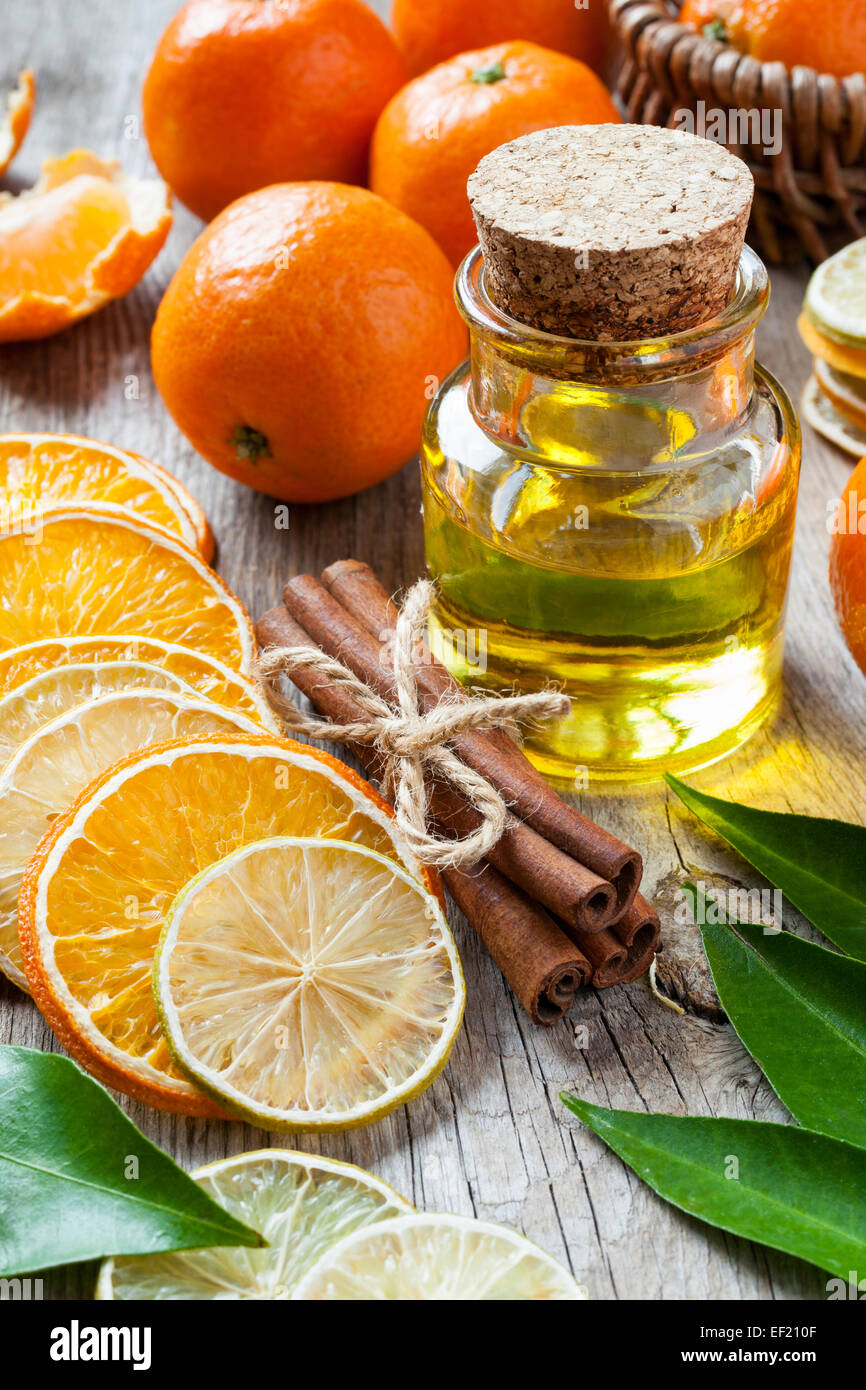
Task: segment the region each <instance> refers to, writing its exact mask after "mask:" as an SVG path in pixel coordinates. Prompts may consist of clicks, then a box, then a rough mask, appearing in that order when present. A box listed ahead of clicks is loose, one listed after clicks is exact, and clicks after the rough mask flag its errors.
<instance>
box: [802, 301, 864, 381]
mask: <svg viewBox="0 0 866 1390" xmlns="http://www.w3.org/2000/svg"><path fill="white" fill-rule="evenodd" d="M797 328H798V330H799V333H800V337H801V338H802V339H803V342H804V343H805V344H806V347H807V348H808V349H809V351H810V352H811V353H812V356H813V357H820V358H821V359H822V361H824V362H827V363H828V364H829V365H830V366H831V367H835V369H836V371H837V372H846V373H847V374H848V375H849V376H857V377H866V349H864V348H854V347H848V346H847V345H846V344H845V343H837V342H834V341H833V339H832V338H828V337H827V336H826V334H824V333H822V332H821V331H820V329H818V328H816V327H815V325H814V323H812V321H811V319H809V318H807V316H806V315H805V314H801V315H800V317H799V318H798V319H797Z"/></svg>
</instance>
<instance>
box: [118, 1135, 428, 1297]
mask: <svg viewBox="0 0 866 1390" xmlns="http://www.w3.org/2000/svg"><path fill="white" fill-rule="evenodd" d="M192 1176H193V1178H195V1180H196V1182H197V1183H198V1184H199V1186H200V1187H203V1188H204V1190H205V1192H207V1194H208V1196H209V1197H212V1198H213V1199H214V1201H215V1202H218V1203H219V1204H220V1206H221V1207H224V1208H225V1209H226V1211H228V1212H230V1213H231V1215H232V1216H234V1217H236V1218H237V1219H238V1221H243V1222H244V1223H245V1224H246V1225H248V1226H252V1227H253V1229H254V1230H256V1231H260V1232H261V1234H262V1235H263V1236H264V1237H265V1239H266V1240H267V1241H268V1245H267V1247H266V1248H265V1249H263V1250H249V1249H246V1248H240V1247H234V1248H233V1247H231V1246H228V1247H225V1246H219V1247H214V1248H213V1249H209V1250H193V1251H188V1252H186V1253H183V1254H177V1255H128V1256H121V1257H119V1258H115V1259H113V1260H106V1262H105V1263H104V1264H103V1266H102V1268H101V1270H100V1272H99V1279H98V1282H97V1285H96V1297H97V1299H124V1300H127V1299H128V1300H136V1299H146V1300H153V1299H210V1298H213V1299H288V1298H291V1296H292V1293H293V1291H294V1289H295V1287H296V1285H297V1283H298V1281H299V1279H301V1278H302V1276H303V1275H304V1274H306V1272H307V1270H308V1269H309V1268H310V1267H311V1266H312V1265H313V1264H314V1263H315V1262H316V1260H317V1259H318V1258H319V1257H320V1255H323V1254H324V1253H325V1251H326V1250H328V1249H329V1248H330V1246H332V1245H333V1244H334V1243H335V1242H336V1241H338V1240H341V1239H342V1238H343V1237H344V1236H347V1235H349V1234H350V1233H351V1232H352V1231H356V1230H359V1229H361V1228H362V1227H367V1226H370V1225H372V1224H373V1223H374V1222H376V1221H383V1220H387V1218H388V1217H391V1216H401V1215H404V1214H406V1213H409V1212H411V1211H412V1210H413V1208H412V1207H411V1206H410V1205H409V1203H408V1202H404V1200H403V1198H402V1197H399V1196H398V1195H397V1193H396V1192H394V1191H393V1190H392V1189H391V1188H390V1187H388V1186H387V1184H386V1183H383V1182H380V1181H379V1179H378V1178H374V1177H373V1175H372V1174H371V1173H365V1172H364V1170H363V1169H362V1168H355V1167H354V1165H353V1164H351V1163H337V1162H335V1161H334V1160H333V1159H330V1158H317V1157H315V1156H314V1155H311V1154H302V1153H293V1152H292V1151H291V1150H288V1149H260V1150H259V1151H258V1152H254V1153H247V1154H241V1155H240V1156H239V1157H237V1158H224V1159H221V1160H220V1161H219V1162H218V1163H211V1164H209V1165H208V1166H207V1167H206V1168H199V1169H198V1171H197V1172H195V1173H193V1174H192Z"/></svg>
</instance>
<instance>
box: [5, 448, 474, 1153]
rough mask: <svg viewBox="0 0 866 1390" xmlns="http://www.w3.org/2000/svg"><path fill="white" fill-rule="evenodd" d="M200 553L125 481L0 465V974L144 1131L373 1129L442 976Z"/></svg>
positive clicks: (452, 998)
mask: <svg viewBox="0 0 866 1390" xmlns="http://www.w3.org/2000/svg"><path fill="white" fill-rule="evenodd" d="M212 548H213V540H212V537H211V534H210V530H209V528H208V526H207V522H206V519H205V518H204V516H203V514H202V512H201V509H200V508H199V507H198V504H197V503H196V502H195V500H194V499H193V498H192V497H191V496H190V495H189V494H188V493H186V492H185V491H184V490H183V489H182V488H181V487H180V486H179V484H178V483H177V482H176V481H175V480H174V479H172V478H170V477H169V475H167V474H166V473H164V471H163V470H161V469H159V468H157V467H156V466H155V465H153V464H150V463H148V462H147V461H146V460H144V459H142V458H140V457H139V456H137V455H133V454H129V453H126V452H124V451H122V450H119V449H113V448H110V447H108V446H106V445H102V444H97V443H95V442H93V441H90V440H84V439H73V438H71V437H68V436H64V437H52V436H47V435H39V436H37V435H17V436H6V437H5V438H2V439H0V968H2V970H3V971H4V972H5V973H6V974H7V975H8V976H9V978H10V979H12V980H13V981H15V983H16V984H18V985H20V986H21V987H22V988H25V989H28V988H29V990H30V991H31V992H32V994H33V998H34V999H35V1001H36V1003H37V1004H38V1006H39V1008H40V1009H41V1010H42V1012H43V1014H44V1015H45V1018H46V1019H47V1020H48V1022H49V1023H50V1025H51V1027H52V1028H53V1029H54V1031H55V1033H56V1034H57V1036H58V1038H59V1039H60V1040H61V1041H62V1042H63V1043H64V1044H65V1045H66V1047H67V1048H68V1049H69V1051H70V1052H71V1053H72V1055H73V1056H74V1057H76V1058H77V1059H78V1060H79V1061H80V1062H81V1063H82V1064H83V1065H84V1066H86V1067H87V1068H88V1070H90V1071H91V1072H92V1073H93V1074H94V1075H96V1076H98V1077H99V1078H100V1079H101V1080H103V1081H104V1082H106V1083H107V1084H108V1085H111V1086H114V1087H115V1088H117V1089H118V1090H121V1091H123V1092H125V1093H126V1094H128V1095H132V1096H136V1097H138V1098H139V1099H141V1100H143V1101H145V1102H147V1103H149V1104H152V1105H156V1106H159V1107H161V1108H163V1109H169V1110H175V1111H179V1112H181V1113H186V1114H196V1115H225V1114H227V1113H228V1114H231V1115H240V1116H243V1117H245V1118H248V1119H251V1120H254V1121H256V1122H257V1123H259V1124H260V1125H262V1126H263V1127H266V1128H272V1129H310V1128H322V1129H338V1128H345V1127H348V1126H351V1125H357V1124H364V1123H368V1122H370V1121H371V1120H373V1119H375V1118H378V1117H379V1116H380V1115H382V1114H384V1113H386V1112H387V1111H388V1110H390V1109H392V1108H393V1107H394V1106H397V1105H400V1104H403V1103H404V1102H405V1101H406V1100H408V1099H409V1098H410V1097H411V1096H412V1095H414V1094H416V1093H417V1092H418V1091H420V1090H422V1089H423V1088H424V1087H425V1086H427V1085H428V1084H429V1083H430V1081H431V1080H432V1079H433V1078H434V1077H435V1075H436V1074H437V1073H438V1071H439V1070H440V1069H441V1068H442V1067H443V1066H444V1064H445V1062H446V1061H447V1058H448V1054H449V1052H450V1050H451V1046H452V1044H453V1041H454V1037H455V1035H456V1032H457V1029H458V1028H459V1024H460V1019H461V1016H462V1010H463V1002H464V988H463V980H462V974H461V970H460V963H459V959H458V956H457V952H456V948H455V946H454V942H453V940H452V938H451V935H450V932H449V930H448V926H447V923H446V921H445V917H444V914H443V911H442V904H441V900H440V896H439V888H438V882H436V881H435V880H434V878H432V877H431V875H430V874H429V872H428V871H426V870H424V869H423V868H422V867H421V866H420V865H419V864H418V863H417V862H416V861H415V860H414V858H413V857H412V855H411V854H410V853H409V851H408V850H407V848H406V847H405V846H404V844H403V843H402V840H401V837H400V836H399V834H398V833H397V831H396V828H395V823H394V819H393V814H392V812H391V810H390V808H389V807H388V806H387V805H386V804H385V803H384V802H383V801H382V800H381V799H380V798H379V797H378V796H377V794H376V793H375V792H374V791H373V790H372V788H370V787H369V786H368V785H367V783H366V782H364V781H363V780H362V779H361V778H360V777H358V776H357V775H356V774H355V773H353V772H352V771H351V770H350V769H349V768H347V767H345V766H344V765H343V764H341V763H339V762H337V761H336V760H335V759H333V758H331V757H329V756H328V755H327V754H325V753H322V752H320V751H319V750H317V749H314V748H310V747H306V746H304V745H302V744H298V743H295V742H294V741H292V740H288V739H285V738H282V737H280V736H279V734H278V732H277V727H276V725H275V722H274V720H273V717H272V716H271V714H270V712H269V707H268V705H267V702H266V701H265V699H264V697H263V695H262V693H261V691H260V690H259V688H258V687H257V685H256V684H255V682H254V681H253V679H252V678H251V675H250V672H251V670H252V663H253V660H254V656H255V640H254V634H253V629H252V625H251V623H250V619H249V617H248V615H247V614H246V612H245V611H244V609H243V608H242V606H241V604H240V603H239V602H238V600H237V599H236V598H235V597H234V595H233V594H231V593H230V591H229V590H228V589H227V588H226V586H225V585H224V584H223V582H222V581H221V580H220V579H219V578H218V576H217V575H216V574H215V573H214V572H213V571H212V570H211V569H210V568H209V567H208V564H207V563H206V560H205V558H203V554H202V552H204V554H205V555H209V554H210V552H211V551H212ZM155 961H156V968H155Z"/></svg>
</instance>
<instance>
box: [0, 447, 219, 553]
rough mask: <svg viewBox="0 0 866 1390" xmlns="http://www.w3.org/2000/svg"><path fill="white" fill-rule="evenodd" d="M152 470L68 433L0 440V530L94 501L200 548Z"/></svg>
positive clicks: (174, 498) (181, 509)
mask: <svg viewBox="0 0 866 1390" xmlns="http://www.w3.org/2000/svg"><path fill="white" fill-rule="evenodd" d="M167 476H168V475H165V474H164V475H163V476H160V474H159V472H157V470H156V468H155V466H153V465H150V466H148V465H146V464H145V463H144V461H143V460H141V459H139V458H137V457H136V456H135V455H134V454H127V453H124V452H123V451H122V450H121V449H115V448H113V447H112V446H111V445H110V444H101V443H99V442H98V441H97V440H94V439H81V438H78V437H77V436H76V435H72V434H3V435H0V529H2V530H7V529H8V528H9V527H10V526H13V525H14V524H15V522H16V521H26V520H27V519H28V518H33V517H34V515H35V514H37V513H38V512H40V511H45V510H50V509H51V508H55V509H56V508H58V507H62V506H67V507H86V506H88V505H89V504H90V503H92V502H95V503H97V505H102V504H107V505H108V506H113V507H122V508H123V510H124V511H128V512H134V513H135V515H136V516H138V517H141V519H142V521H147V522H149V523H150V524H151V525H152V526H161V527H163V529H164V530H166V531H171V532H172V533H173V534H174V535H177V536H180V538H181V540H184V541H186V543H187V545H192V546H196V547H197V546H198V535H197V533H196V528H195V526H194V525H193V522H192V520H191V518H190V516H189V514H188V513H187V511H186V509H185V508H184V507H183V505H182V504H181V502H180V499H179V497H178V496H177V494H176V493H175V492H174V490H173V489H172V488H171V487H170V486H169V485H168V482H167Z"/></svg>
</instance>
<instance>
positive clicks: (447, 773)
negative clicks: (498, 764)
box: [257, 579, 570, 869]
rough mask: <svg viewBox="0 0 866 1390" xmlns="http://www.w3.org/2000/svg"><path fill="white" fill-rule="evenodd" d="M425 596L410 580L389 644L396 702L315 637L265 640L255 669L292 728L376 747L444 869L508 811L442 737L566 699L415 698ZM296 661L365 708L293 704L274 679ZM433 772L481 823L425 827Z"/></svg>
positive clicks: (429, 593)
mask: <svg viewBox="0 0 866 1390" xmlns="http://www.w3.org/2000/svg"><path fill="white" fill-rule="evenodd" d="M432 597H433V586H432V584H430V583H429V582H428V581H427V580H423V579H422V580H419V581H418V583H417V584H414V585H413V586H412V588H411V589H410V590H409V593H408V594H407V596H406V601H405V603H404V604H403V607H402V609H401V611H400V614H399V616H398V618H397V623H396V629H395V632H394V643H393V648H392V666H393V674H394V685H395V693H396V701H397V707H396V708H395V707H394V706H393V705H391V704H389V703H388V701H387V700H384V699H383V698H382V697H381V696H380V695H378V694H377V693H376V691H375V690H371V689H370V687H369V686H368V685H366V684H365V682H364V681H362V680H360V679H359V678H358V677H357V676H356V675H355V674H354V673H353V672H352V671H350V670H349V669H348V667H346V666H344V665H343V663H342V662H341V661H339V660H337V658H336V657H331V656H328V655H327V653H326V652H323V651H321V650H320V648H319V647H315V646H312V645H310V646H297V647H271V648H269V649H268V650H267V651H265V652H263V653H262V655H261V656H260V657H259V660H258V663H257V674H258V676H259V678H260V679H261V681H262V683H263V685H264V687H265V691H266V693H267V696H268V699H269V701H270V703H271V705H272V707H273V709H274V710H275V712H276V714H277V715H278V716H279V718H280V719H281V720H282V722H283V723H284V724H285V726H286V728H287V729H289V730H290V731H291V732H292V733H298V734H304V735H305V736H306V737H309V738H318V739H328V740H330V741H331V742H333V743H358V744H363V745H366V746H368V747H372V748H374V749H375V751H376V754H377V756H378V758H379V761H380V765H381V769H382V784H383V787H384V788H385V790H386V792H387V794H388V796H389V797H390V798H391V800H392V801H393V803H394V811H395V814H396V817H397V824H398V826H399V828H400V830H401V831H402V833H403V835H404V836H405V838H406V840H407V841H408V843H409V846H410V848H411V849H412V850H413V852H414V854H415V855H416V857H417V858H418V859H419V860H421V862H422V863H424V864H430V865H432V866H434V867H435V868H439V869H445V868H455V867H458V866H460V865H464V864H474V863H476V862H477V861H478V860H479V859H483V858H484V857H485V856H486V855H487V854H488V853H489V852H490V850H491V849H492V848H493V846H494V845H495V844H496V841H497V840H498V839H499V838H500V837H501V835H502V834H503V832H504V830H505V829H506V826H507V824H508V818H509V812H508V808H507V806H506V804H505V802H504V800H503V798H502V796H501V795H500V793H499V792H498V791H497V790H496V788H495V787H494V786H492V785H491V783H490V782H488V780H487V778H486V777H483V776H482V775H481V773H479V772H476V771H475V769H474V768H471V767H469V766H467V764H466V763H464V762H463V761H462V760H461V759H460V758H459V757H458V756H457V754H456V753H455V752H454V751H453V750H452V749H451V748H450V747H449V746H448V745H449V741H450V740H451V739H453V738H455V737H456V736H457V735H458V734H461V733H466V732H468V731H469V730H472V729H503V730H505V731H506V732H508V733H512V732H513V730H514V729H515V727H516V725H517V724H518V723H520V722H526V721H528V720H533V721H535V720H543V719H553V718H557V717H562V716H563V715H565V714H566V713H567V712H568V710H569V707H570V702H569V700H568V699H567V698H566V696H564V695H561V694H559V693H558V692H556V691H554V690H543V691H538V692H536V693H533V694H529V695H503V696H490V697H488V696H484V697H480V698H478V697H471V698H470V697H466V698H463V697H460V696H455V697H454V698H451V697H448V696H446V697H444V698H443V699H441V700H440V701H439V703H438V704H437V705H435V706H434V708H433V709H431V710H428V711H427V712H426V713H425V712H424V711H423V710H422V709H421V707H420V703H419V694H418V683H417V680H416V675H415V672H416V668H417V653H418V652H419V651H422V652H423V650H424V648H423V640H422V639H423V633H424V630H425V628H426V621H427V613H428V610H429V608H430V603H431V600H432ZM301 666H305V667H307V668H308V669H309V670H311V671H313V672H314V673H315V674H316V676H318V677H320V678H321V680H322V682H323V683H325V684H327V685H331V686H334V687H336V688H337V689H338V690H341V691H342V692H343V693H344V694H345V695H347V696H349V697H350V698H351V699H352V700H353V701H354V702H355V704H357V705H358V706H359V707H360V708H361V709H362V710H363V712H364V715H365V718H364V719H359V720H354V721H352V722H350V723H346V724H337V723H332V722H331V721H330V720H328V719H323V718H320V717H318V716H316V715H308V714H305V713H304V712H303V711H302V710H300V709H298V707H297V705H296V704H295V703H294V702H293V701H292V700H291V699H289V697H288V696H287V695H285V694H284V693H283V692H282V691H281V690H280V689H279V686H278V682H279V677H280V676H282V675H287V676H289V678H291V675H292V672H293V671H294V670H297V669H298V667H301ZM434 777H440V778H444V779H445V780H446V781H448V782H450V783H451V784H452V785H453V786H454V787H456V788H457V789H458V790H459V792H460V793H461V795H462V796H463V797H464V798H465V799H466V800H467V801H468V802H469V804H470V805H471V806H472V808H473V809H474V810H475V811H476V812H477V814H478V816H479V817H480V823H479V825H478V827H477V828H476V829H475V830H474V831H472V832H471V833H470V834H469V835H465V836H463V837H462V838H460V839H445V838H443V837H441V836H439V835H436V834H435V833H434V832H433V831H432V829H431V828H430V820H431V817H430V810H429V788H430V781H431V778H434Z"/></svg>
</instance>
